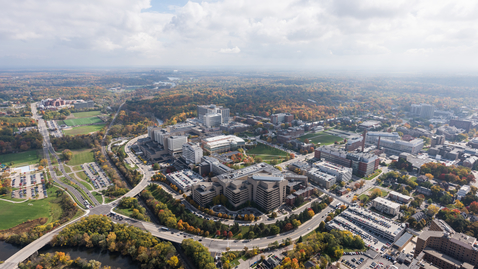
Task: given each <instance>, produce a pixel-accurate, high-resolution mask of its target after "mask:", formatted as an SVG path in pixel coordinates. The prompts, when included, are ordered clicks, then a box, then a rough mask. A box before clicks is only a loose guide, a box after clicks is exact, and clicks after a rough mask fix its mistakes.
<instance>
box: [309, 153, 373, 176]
mask: <svg viewBox="0 0 478 269" xmlns="http://www.w3.org/2000/svg"><path fill="white" fill-rule="evenodd" d="M314 157H315V158H316V159H318V160H322V159H324V160H325V161H328V162H331V163H334V164H339V165H341V166H344V167H350V168H352V171H353V173H354V174H357V175H359V176H368V175H370V174H372V173H373V172H374V171H375V170H376V169H377V168H378V165H379V163H380V159H379V158H378V157H377V156H376V155H373V154H369V153H364V152H359V153H356V152H347V151H345V150H343V149H340V148H338V147H334V146H322V147H319V148H317V149H316V150H315V154H314Z"/></svg>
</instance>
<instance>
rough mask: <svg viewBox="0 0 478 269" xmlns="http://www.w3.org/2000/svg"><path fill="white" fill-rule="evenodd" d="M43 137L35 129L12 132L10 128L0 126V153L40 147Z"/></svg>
mask: <svg viewBox="0 0 478 269" xmlns="http://www.w3.org/2000/svg"><path fill="white" fill-rule="evenodd" d="M42 140H43V137H42V135H41V134H40V132H38V131H37V130H31V131H27V132H23V133H21V134H15V135H14V134H13V129H12V128H8V127H7V128H5V127H0V153H1V154H4V153H11V152H18V151H27V150H32V149H41V148H42Z"/></svg>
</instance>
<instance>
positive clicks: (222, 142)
mask: <svg viewBox="0 0 478 269" xmlns="http://www.w3.org/2000/svg"><path fill="white" fill-rule="evenodd" d="M201 143H202V145H203V147H204V149H205V150H207V151H208V152H209V153H222V152H228V151H231V150H235V149H237V148H238V147H242V146H244V145H245V144H246V142H245V141H244V139H242V138H239V137H237V136H235V135H219V136H214V137H208V138H203V139H202V142H201Z"/></svg>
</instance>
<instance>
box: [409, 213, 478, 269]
mask: <svg viewBox="0 0 478 269" xmlns="http://www.w3.org/2000/svg"><path fill="white" fill-rule="evenodd" d="M440 222H441V223H440ZM477 246H478V245H477V241H476V238H474V237H472V236H469V235H466V234H462V233H457V232H455V231H454V230H453V229H452V228H450V227H449V226H448V225H447V224H445V223H443V221H442V220H436V219H435V220H433V221H432V224H431V226H430V230H428V231H424V232H422V233H421V234H420V236H419V237H418V239H417V245H416V247H415V253H414V257H417V256H418V255H420V254H421V253H425V254H424V256H423V259H424V260H426V261H428V262H430V263H432V264H433V265H435V266H437V267H439V268H444V269H452V268H466V269H471V268H474V267H475V266H478V248H477Z"/></svg>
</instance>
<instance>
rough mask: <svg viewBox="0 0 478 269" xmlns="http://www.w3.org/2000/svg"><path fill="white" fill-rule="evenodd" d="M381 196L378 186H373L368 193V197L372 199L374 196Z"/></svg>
mask: <svg viewBox="0 0 478 269" xmlns="http://www.w3.org/2000/svg"><path fill="white" fill-rule="evenodd" d="M381 196H382V190H381V189H379V188H375V189H373V190H372V193H371V194H370V198H372V199H374V198H376V197H381Z"/></svg>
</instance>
